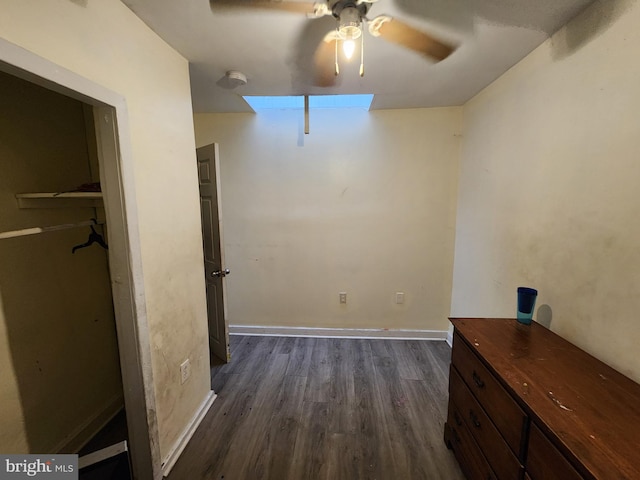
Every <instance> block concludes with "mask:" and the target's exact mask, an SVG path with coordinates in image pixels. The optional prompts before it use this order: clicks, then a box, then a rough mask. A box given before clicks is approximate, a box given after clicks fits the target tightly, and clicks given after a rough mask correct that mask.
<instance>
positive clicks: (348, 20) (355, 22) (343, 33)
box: [338, 7, 362, 40]
mask: <svg viewBox="0 0 640 480" xmlns="http://www.w3.org/2000/svg"><path fill="white" fill-rule="evenodd" d="M360 24H361V17H360V12H359V11H358V9H357V8H355V7H345V8H344V9H343V10H342V11H341V12H340V18H339V19H338V35H340V38H341V39H342V40H355V39H356V38H359V37H360V35H362V28H360Z"/></svg>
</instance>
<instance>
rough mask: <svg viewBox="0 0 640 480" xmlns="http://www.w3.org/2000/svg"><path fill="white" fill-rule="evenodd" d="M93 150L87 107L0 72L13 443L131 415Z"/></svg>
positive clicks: (6, 353)
mask: <svg viewBox="0 0 640 480" xmlns="http://www.w3.org/2000/svg"><path fill="white" fill-rule="evenodd" d="M96 152H97V148H96V140H95V129H94V126H93V111H92V108H91V107H90V106H88V105H86V104H83V103H82V102H80V101H77V100H74V99H71V98H69V97H66V96H64V95H61V94H58V93H55V92H53V91H50V90H48V89H45V88H42V87H40V86H37V85H34V84H32V83H30V82H27V81H25V80H21V79H19V78H16V77H13V76H11V75H9V74H5V73H2V72H0V344H1V345H2V348H0V383H1V384H2V386H3V387H2V391H1V393H0V451H2V452H5V453H78V452H79V451H80V450H81V449H82V448H83V447H84V446H86V445H87V443H88V442H90V440H91V439H92V438H93V437H94V436H95V434H96V433H97V432H98V431H100V430H101V429H102V428H103V427H104V426H105V425H107V424H108V423H109V422H110V421H111V420H112V419H114V418H116V420H118V418H121V417H122V415H123V409H124V401H123V388H122V379H121V376H120V365H119V354H118V341H117V336H116V327H115V317H114V306H113V297H112V293H111V280H110V276H109V262H108V260H109V258H108V255H109V251H108V249H106V248H105V246H106V245H102V242H106V239H107V231H106V229H107V227H108V226H107V225H106V220H105V213H104V209H103V207H102V199H101V192H100V189H99V186H98V185H99V182H100V178H99V168H98V159H97V153H96ZM74 247H76V248H74ZM118 415H119V417H118ZM119 425H120V426H118V424H117V423H115V424H112V426H111V427H110V435H111V437H110V441H112V440H117V439H122V440H125V439H126V435H127V434H126V421H124V420H122V419H121V421H120V424H119ZM97 441H99V440H94V442H97ZM89 445H91V443H89ZM96 445H97V443H96Z"/></svg>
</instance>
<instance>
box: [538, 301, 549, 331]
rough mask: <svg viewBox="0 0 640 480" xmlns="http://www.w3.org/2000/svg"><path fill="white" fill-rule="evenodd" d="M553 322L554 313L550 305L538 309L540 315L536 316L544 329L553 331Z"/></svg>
mask: <svg viewBox="0 0 640 480" xmlns="http://www.w3.org/2000/svg"><path fill="white" fill-rule="evenodd" d="M551 320H553V311H552V310H551V307H550V306H549V305H546V304H545V305H540V307H538V315H537V316H536V322H538V323H539V324H540V325H542V326H543V327H546V328H548V329H551Z"/></svg>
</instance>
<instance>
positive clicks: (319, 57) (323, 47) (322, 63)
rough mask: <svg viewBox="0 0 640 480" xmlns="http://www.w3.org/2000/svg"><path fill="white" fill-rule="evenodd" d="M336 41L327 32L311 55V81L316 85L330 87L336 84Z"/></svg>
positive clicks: (333, 36)
mask: <svg viewBox="0 0 640 480" xmlns="http://www.w3.org/2000/svg"><path fill="white" fill-rule="evenodd" d="M337 42H338V40H337V39H336V37H335V35H334V34H333V33H329V34H328V35H326V36H325V37H324V39H323V40H322V41H321V42H320V44H319V45H318V48H317V49H316V51H315V53H314V55H313V67H314V78H313V82H314V84H315V85H317V86H318V87H331V86H333V85H335V84H336V77H337V74H336V63H335V55H336V43H337Z"/></svg>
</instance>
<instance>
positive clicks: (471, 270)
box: [451, 0, 640, 380]
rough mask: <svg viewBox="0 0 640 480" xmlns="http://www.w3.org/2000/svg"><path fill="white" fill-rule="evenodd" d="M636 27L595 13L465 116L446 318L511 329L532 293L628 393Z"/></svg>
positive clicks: (634, 286) (639, 277) (633, 297)
mask: <svg viewBox="0 0 640 480" xmlns="http://www.w3.org/2000/svg"><path fill="white" fill-rule="evenodd" d="M638 24H640V4H639V3H638V2H634V1H626V0H624V1H622V0H621V1H617V0H602V1H598V2H596V3H595V4H594V5H593V6H592V7H591V8H589V9H588V10H587V11H585V12H584V13H583V14H581V15H580V16H579V17H578V18H576V19H575V20H574V21H572V22H571V23H570V24H569V25H567V26H566V27H564V28H562V29H561V30H560V31H559V32H558V33H556V34H555V35H554V36H553V38H551V39H550V40H549V41H547V42H545V43H544V44H543V45H542V46H540V47H539V48H538V49H537V50H535V51H534V52H533V53H532V54H530V55H529V56H528V57H527V58H526V59H525V60H523V61H522V62H520V63H519V64H518V65H516V66H515V67H514V68H513V69H511V71H509V72H508V73H507V74H505V75H504V76H503V77H501V78H500V79H499V80H497V81H496V82H495V83H494V84H492V85H491V86H489V87H488V88H487V89H486V90H484V91H483V92H481V93H480V94H479V95H478V96H476V97H475V98H474V99H473V100H472V101H470V102H469V103H468V104H467V105H465V107H464V141H463V147H462V155H461V175H460V188H459V191H460V194H459V197H458V215H457V237H456V248H455V270H454V284H453V298H452V307H451V313H452V315H454V316H499V317H501V316H507V317H514V316H515V308H516V287H517V286H520V285H526V286H531V287H534V288H537V289H538V290H539V297H538V309H537V315H542V316H543V317H545V318H547V317H549V315H551V316H552V323H551V327H552V329H553V330H555V331H557V332H558V333H560V334H561V335H562V336H564V337H566V338H567V339H569V340H570V341H572V342H574V343H576V344H577V345H579V346H581V347H583V348H584V349H586V350H587V351H589V352H591V353H592V354H594V355H595V356H596V357H599V358H601V359H602V360H604V361H605V362H607V363H609V364H611V365H612V366H614V367H615V368H617V369H619V370H621V371H622V372H623V373H625V374H627V375H629V376H631V377H633V378H634V379H636V380H640V357H639V356H638V354H637V348H638V344H639V343H640V324H639V323H638V321H637V312H638V311H640V249H638V238H639V237H640V202H639V197H638V195H639V194H638V179H640V162H639V161H638V158H639V154H640V130H639V128H638V125H639V122H638V115H639V113H638V112H640V82H639V81H638V79H639V78H640V62H638V51H639V49H640V30H639V29H638V28H637V27H638ZM541 306H544V307H543V308H542V309H540V307H541Z"/></svg>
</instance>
